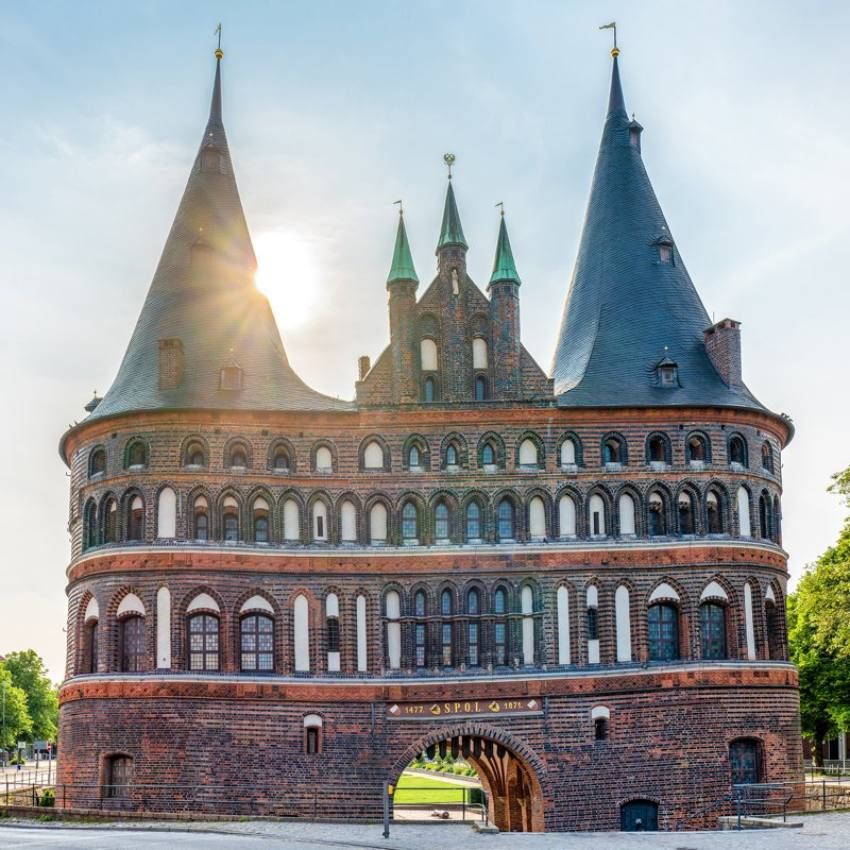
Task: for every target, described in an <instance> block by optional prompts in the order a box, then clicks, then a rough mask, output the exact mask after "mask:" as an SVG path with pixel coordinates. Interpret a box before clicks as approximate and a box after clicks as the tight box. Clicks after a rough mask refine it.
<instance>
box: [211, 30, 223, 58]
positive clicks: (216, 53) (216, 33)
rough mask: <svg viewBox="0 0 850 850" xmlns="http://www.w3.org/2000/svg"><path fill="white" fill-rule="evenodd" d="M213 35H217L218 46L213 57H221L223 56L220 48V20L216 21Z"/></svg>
mask: <svg viewBox="0 0 850 850" xmlns="http://www.w3.org/2000/svg"><path fill="white" fill-rule="evenodd" d="M213 35H217V36H218V47H216V49H215V58H216V59H221V57H222V56H224V51H223V50H222V49H221V21H219V22H218V26H217V27H216V28H215V31H214V32H213Z"/></svg>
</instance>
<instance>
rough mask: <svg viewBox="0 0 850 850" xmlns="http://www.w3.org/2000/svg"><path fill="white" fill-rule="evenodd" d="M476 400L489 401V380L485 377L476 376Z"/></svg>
mask: <svg viewBox="0 0 850 850" xmlns="http://www.w3.org/2000/svg"><path fill="white" fill-rule="evenodd" d="M475 400H476V401H486V400H487V379H486V378H485V377H484V376H483V375H476V376H475Z"/></svg>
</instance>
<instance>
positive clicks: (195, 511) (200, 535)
mask: <svg viewBox="0 0 850 850" xmlns="http://www.w3.org/2000/svg"><path fill="white" fill-rule="evenodd" d="M192 537H193V538H194V539H195V540H209V539H210V508H209V503H208V502H207V500H206V498H205V497H204V496H196V497H195V502H194V504H193V505H192Z"/></svg>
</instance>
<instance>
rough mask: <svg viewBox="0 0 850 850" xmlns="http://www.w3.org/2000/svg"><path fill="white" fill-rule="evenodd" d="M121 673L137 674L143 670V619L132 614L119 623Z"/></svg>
mask: <svg viewBox="0 0 850 850" xmlns="http://www.w3.org/2000/svg"><path fill="white" fill-rule="evenodd" d="M119 628H120V644H121V646H120V653H121V671H122V672H124V673H138V672H139V671H141V670H144V668H145V618H144V617H142V616H140V615H138V614H133V615H131V616H129V617H125V618H124V619H123V620H121V621H120V626H119Z"/></svg>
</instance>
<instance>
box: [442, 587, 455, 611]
mask: <svg viewBox="0 0 850 850" xmlns="http://www.w3.org/2000/svg"><path fill="white" fill-rule="evenodd" d="M440 613H441V614H453V613H454V599H453V598H452V592H451V591H450V590H449V589H448V588H446V589H445V590H444V591H443V592H442V593H441V594H440Z"/></svg>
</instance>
